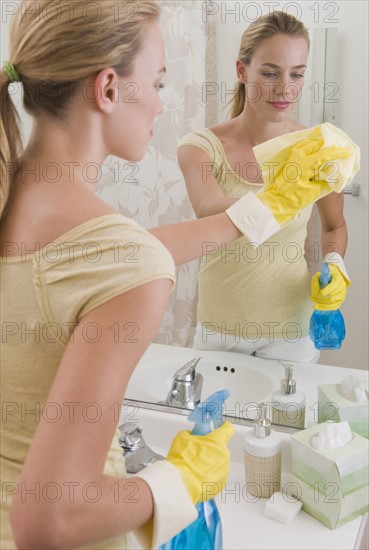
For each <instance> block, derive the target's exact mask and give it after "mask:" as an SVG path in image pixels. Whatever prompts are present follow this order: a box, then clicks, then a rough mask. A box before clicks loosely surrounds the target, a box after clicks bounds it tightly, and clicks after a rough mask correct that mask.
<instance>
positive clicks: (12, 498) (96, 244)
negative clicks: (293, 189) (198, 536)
mask: <svg viewBox="0 0 369 550" xmlns="http://www.w3.org/2000/svg"><path fill="white" fill-rule="evenodd" d="M157 17H158V6H157V4H156V3H155V2H154V1H153V0H140V1H136V2H132V1H127V0H120V1H119V2H117V1H113V0H111V1H110V0H100V1H98V2H96V1H94V2H89V1H88V0H84V1H82V2H77V3H74V2H64V1H59V2H55V1H54V0H44V1H42V2H40V1H37V2H33V1H30V2H27V3H25V4H23V6H22V10H19V12H18V13H17V14H16V16H15V19H14V26H13V29H12V40H11V48H10V61H9V62H6V63H5V64H4V68H3V70H2V71H1V73H0V76H1V81H0V84H1V98H2V101H1V140H2V147H3V148H2V156H1V163H0V167H1V175H2V179H1V203H2V207H1V214H2V216H1V246H2V258H1V263H2V305H3V310H2V322H3V329H4V331H3V344H4V351H3V354H2V359H3V362H2V371H1V374H2V401H3V403H4V422H3V428H2V458H1V468H2V480H3V481H6V484H5V485H4V484H3V487H4V494H3V499H2V506H1V514H2V516H1V521H2V537H3V541H2V542H3V546H4V547H6V548H8V549H10V548H15V547H18V548H29V549H30V548H34V549H36V548H37V549H38V550H40V549H42V548H47V549H50V548H63V549H64V548H76V547H81V546H88V548H92V547H93V548H104V549H105V550H106V549H108V548H111V549H112V548H116V549H117V548H119V549H121V548H124V547H125V539H124V533H126V532H127V531H130V530H136V533H137V536H139V537H140V538H141V540H142V543H143V545H144V546H145V547H151V546H156V545H159V544H161V543H163V542H165V541H166V540H168V539H170V538H171V537H172V536H173V535H175V534H176V533H177V532H179V531H180V530H181V529H183V528H184V527H185V526H187V525H188V524H189V523H191V522H192V521H193V520H194V519H195V517H196V515H197V512H196V508H195V507H194V504H195V503H196V502H198V501H200V500H202V499H206V495H202V491H201V487H202V484H203V483H204V482H206V481H212V482H213V483H214V482H215V483H218V486H219V488H220V487H221V483H223V482H225V481H226V478H227V472H228V468H229V452H228V449H227V442H228V440H229V438H230V437H231V435H232V431H233V428H232V426H231V425H230V424H228V423H225V424H224V426H223V427H222V428H219V429H218V430H215V431H214V432H213V433H212V434H209V435H208V436H205V437H201V439H197V437H194V438H192V437H191V436H190V435H189V432H187V431H185V432H181V433H180V434H178V436H177V437H176V438H175V440H174V441H173V443H172V446H171V449H170V451H169V454H168V457H167V460H166V461H160V462H158V463H156V464H154V465H153V466H151V467H150V468H148V469H145V470H143V471H142V472H140V474H139V475H137V476H135V477H134V478H130V479H129V480H126V479H124V473H125V471H124V461H123V458H122V455H121V450H120V449H119V447H118V446H117V442H116V439H114V432H115V428H116V423H117V421H118V418H116V417H115V415H114V411H115V410H116V406H115V405H116V403H120V404H121V403H122V399H123V396H124V392H125V389H126V387H127V384H128V380H129V377H130V375H131V373H132V370H133V369H134V367H135V365H136V364H137V362H138V360H139V359H140V357H141V356H142V354H143V353H144V351H145V349H146V348H147V346H148V345H149V343H150V342H151V341H152V339H153V338H154V336H155V333H156V331H157V329H158V326H159V323H160V320H161V317H162V315H163V312H164V310H165V307H166V304H167V300H168V296H169V293H170V291H171V288H172V285H173V282H174V262H175V263H176V264H180V263H183V262H187V261H189V260H192V259H194V258H196V257H200V256H201V250H202V246H203V241H212V242H216V243H221V242H223V241H225V242H229V241H232V240H234V239H237V238H239V237H240V236H241V235H242V234H243V232H241V231H240V230H239V229H238V228H237V227H241V228H242V220H241V221H240V220H239V219H237V218H239V217H240V213H241V214H242V213H243V212H244V211H245V209H246V211H247V206H243V201H242V200H241V201H240V202H239V205H238V207H237V205H233V207H234V206H236V209H233V210H232V213H229V212H228V213H219V214H217V215H216V216H211V217H210V218H206V219H203V220H195V221H193V222H188V223H185V224H175V225H171V226H169V227H161V228H156V229H153V230H152V231H151V232H148V231H146V230H144V229H143V228H142V227H140V226H139V225H138V224H137V223H135V222H133V221H132V220H130V219H128V218H126V217H124V216H121V215H119V214H118V213H117V212H116V211H115V210H113V209H112V208H110V207H109V206H108V205H106V204H105V203H104V202H102V201H101V200H100V199H98V198H97V196H96V195H95V194H94V185H93V183H92V176H91V172H89V170H91V168H92V169H93V168H95V169H96V166H101V165H102V164H103V162H104V159H105V158H106V157H107V156H108V155H109V154H113V155H117V156H120V157H123V158H125V159H127V160H131V161H137V160H140V159H141V158H142V157H143V156H144V154H145V151H146V146H147V144H148V142H149V140H150V138H151V135H152V128H153V124H154V119H155V118H156V116H157V115H159V114H160V112H161V111H162V105H161V101H160V98H159V96H158V90H159V89H160V87H161V79H162V77H163V74H164V72H165V66H164V46H163V40H162V37H161V35H160V32H159V28H158V26H157ZM14 81H20V82H21V83H22V86H23V92H24V105H25V108H26V109H27V111H28V112H29V113H30V114H31V115H33V116H34V118H35V123H34V128H33V133H32V136H31V139H30V142H29V144H28V145H27V148H26V150H25V151H23V150H22V147H21V138H20V131H19V128H18V125H17V119H16V111H15V108H14V106H13V103H12V99H11V96H10V93H9V83H11V82H14ZM132 84H133V90H134V97H132V91H133V90H132ZM341 153H342V151H340V153H339V154H341ZM287 185H288V182H287ZM312 188H313V189H314V193H315V195H314V196H315V198H316V197H317V196H320V195H321V193H322V192H326V189H325V183H323V182H321V181H319V180H318V179H316V181H315V180H313V179H312ZM298 195H299V200H298V201H297V204H296V208H297V209H299V208H301V206H302V205H305V206H306V198H305V195H306V192H305V190H300V191H299V192H298ZM314 200H315V199H314ZM237 208H238V212H237ZM268 212H269V213H270V215H271V216H272V217H273V209H270V210H268ZM241 217H242V216H241ZM231 219H237V221H236V222H235V223H233V222H232V221H231ZM252 225H253V224H252V223H249V226H250V227H251V226H252ZM246 234H247V233H246ZM160 241H161V242H160ZM132 243H133V244H134V247H133V249H132ZM178 243H180V246H179V245H178ZM163 245H164V246H163ZM127 247H128V251H127ZM173 260H174V262H173ZM132 326H133V327H135V330H136V333H135V337H134V338H131V337H130V335H131V331H130V330H127V327H132ZM117 327H118V328H119V329H120V330H118V334H119V338H117V330H116V329H117ZM189 437H191V445H189V444H188V438H189ZM112 440H113V444H112ZM200 454H201V458H200V456H199V455H200ZM205 458H206V460H205ZM132 487H133V488H134V491H133V493H132ZM219 490H220V489H219ZM211 496H214V495H211ZM9 518H10V519H9Z"/></svg>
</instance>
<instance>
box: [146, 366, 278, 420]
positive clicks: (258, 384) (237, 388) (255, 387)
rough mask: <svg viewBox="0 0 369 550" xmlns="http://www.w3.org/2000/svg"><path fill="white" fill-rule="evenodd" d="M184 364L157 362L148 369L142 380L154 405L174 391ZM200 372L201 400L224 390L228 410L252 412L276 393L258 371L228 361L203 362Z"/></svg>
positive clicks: (270, 383) (197, 370)
mask: <svg viewBox="0 0 369 550" xmlns="http://www.w3.org/2000/svg"><path fill="white" fill-rule="evenodd" d="M182 366H183V364H182V363H177V364H173V362H170V364H169V365H168V366H160V367H159V366H158V365H157V364H156V362H155V361H152V362H150V363H149V364H148V365H146V368H147V373H146V375H145V376H144V377H143V379H142V383H143V386H144V387H145V391H146V392H147V397H148V398H149V399H151V400H152V401H154V400H155V401H158V402H160V401H163V400H165V398H166V397H167V395H168V391H169V390H170V388H171V384H172V381H173V375H174V373H175V372H176V371H177V370H178V369H179V368H180V367H182ZM196 372H197V373H199V374H202V376H203V387H202V392H201V400H205V398H206V397H209V395H211V394H213V393H214V392H216V391H218V390H220V389H227V390H228V391H229V392H230V396H229V398H228V399H227V401H226V409H227V408H228V409H230V410H232V411H233V410H235V408H236V409H239V410H244V411H245V412H246V411H247V409H249V410H252V409H253V408H254V406H255V405H256V402H260V401H263V400H264V399H266V398H267V396H268V394H270V392H271V391H272V389H273V384H272V381H271V380H270V378H269V377H268V376H266V375H265V374H263V373H261V372H258V371H257V370H254V369H250V368H248V367H243V366H242V365H238V364H236V363H232V362H228V361H219V360H218V361H215V360H209V359H201V360H200V361H199V363H198V365H197V367H196Z"/></svg>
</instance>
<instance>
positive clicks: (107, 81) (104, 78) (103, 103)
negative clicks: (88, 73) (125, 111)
mask: <svg viewBox="0 0 369 550" xmlns="http://www.w3.org/2000/svg"><path fill="white" fill-rule="evenodd" d="M92 82H93V85H92V91H89V93H88V99H89V100H90V101H94V102H95V103H96V106H97V108H98V109H99V110H100V111H102V112H103V113H107V114H110V113H112V112H113V111H114V107H115V104H116V103H118V101H119V80H118V76H117V73H116V71H115V70H114V69H112V68H111V67H109V68H107V69H102V70H101V71H100V72H99V73H98V74H97V76H95V77H94V79H93V81H92Z"/></svg>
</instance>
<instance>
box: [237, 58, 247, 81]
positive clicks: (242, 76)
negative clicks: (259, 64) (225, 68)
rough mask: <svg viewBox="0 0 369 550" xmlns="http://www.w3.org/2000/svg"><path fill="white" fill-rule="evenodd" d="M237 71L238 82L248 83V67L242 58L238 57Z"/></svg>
mask: <svg viewBox="0 0 369 550" xmlns="http://www.w3.org/2000/svg"><path fill="white" fill-rule="evenodd" d="M236 72H237V77H238V82H242V83H243V84H246V82H247V78H246V67H245V65H244V63H243V62H242V61H241V59H237V61H236Z"/></svg>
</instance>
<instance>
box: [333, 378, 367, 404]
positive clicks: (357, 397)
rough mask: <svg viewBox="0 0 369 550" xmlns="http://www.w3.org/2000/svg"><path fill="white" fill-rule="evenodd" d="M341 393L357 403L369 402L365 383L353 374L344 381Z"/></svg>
mask: <svg viewBox="0 0 369 550" xmlns="http://www.w3.org/2000/svg"><path fill="white" fill-rule="evenodd" d="M340 393H341V395H343V397H346V399H349V400H350V401H355V402H356V403H365V401H368V392H367V391H366V389H365V388H364V386H363V383H362V382H361V381H360V380H359V379H358V378H356V376H353V375H352V374H349V375H348V376H346V378H344V379H343V380H342V382H341V384H340Z"/></svg>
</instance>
